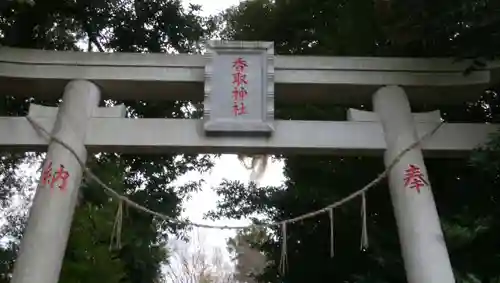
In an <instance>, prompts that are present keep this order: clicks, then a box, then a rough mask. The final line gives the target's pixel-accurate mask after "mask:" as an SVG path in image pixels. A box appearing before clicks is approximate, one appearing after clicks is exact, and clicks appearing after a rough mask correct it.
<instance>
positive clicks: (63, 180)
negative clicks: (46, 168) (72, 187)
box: [50, 164, 69, 191]
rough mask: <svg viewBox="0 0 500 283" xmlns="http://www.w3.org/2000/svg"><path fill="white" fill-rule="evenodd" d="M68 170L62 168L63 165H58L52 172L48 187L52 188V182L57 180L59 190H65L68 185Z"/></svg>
mask: <svg viewBox="0 0 500 283" xmlns="http://www.w3.org/2000/svg"><path fill="white" fill-rule="evenodd" d="M68 178H69V172H68V171H66V170H65V169H64V165H62V164H61V165H60V166H59V169H58V170H57V171H56V172H55V173H54V177H53V178H52V182H51V183H50V189H51V190H53V189H54V184H55V183H56V182H57V181H60V182H59V189H60V190H61V191H64V190H66V186H67V185H68V184H67V182H68V180H67V179H68Z"/></svg>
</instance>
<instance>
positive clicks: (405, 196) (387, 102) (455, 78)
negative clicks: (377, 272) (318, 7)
mask: <svg viewBox="0 0 500 283" xmlns="http://www.w3.org/2000/svg"><path fill="white" fill-rule="evenodd" d="M465 68H466V63H453V62H452V60H451V59H437V58H433V59H410V58H370V57H366V58H352V57H315V56H308V57H306V56H275V55H274V49H273V44H272V43H269V42H219V41H213V42H211V43H210V45H209V48H208V52H207V54H205V55H185V54H180V55H165V54H128V53H113V54H106V53H78V52H59V51H57V52H55V51H41V50H27V49H12V48H5V47H2V48H0V91H1V92H2V93H3V94H5V95H17V96H36V97H59V96H60V94H61V93H63V103H62V104H61V106H60V109H56V108H51V107H43V106H38V105H32V107H31V108H30V111H29V116H30V117H31V118H32V119H34V120H35V121H36V122H37V123H38V124H40V125H41V126H43V127H44V128H45V129H47V130H49V131H52V134H53V135H54V136H56V137H58V138H59V139H61V140H62V141H64V142H65V143H67V144H68V145H70V146H71V147H72V148H73V149H74V150H75V152H76V154H77V155H78V156H79V158H80V159H82V160H85V159H86V157H87V153H88V152H102V151H113V152H132V153H146V152H147V153H161V152H167V151H168V152H172V151H174V152H184V153H185V152H211V153H215V152H218V153H234V152H239V153H247V154H251V153H311V154H320V153H321V154H342V155H348V154H351V155H382V154H384V156H385V160H386V165H387V164H388V163H389V162H391V160H392V158H394V156H395V155H397V154H398V153H399V152H400V151H401V150H402V149H404V148H406V147H407V146H408V145H410V144H411V143H414V142H415V141H416V140H418V139H419V137H421V136H423V135H424V134H425V133H426V132H428V131H430V130H432V129H433V128H434V127H435V126H436V125H437V124H438V123H439V121H440V114H439V112H430V113H415V114H412V113H411V110H410V105H409V101H412V102H422V101H425V102H428V103H441V104H448V103H456V102H461V101H464V100H465V99H470V98H475V97H476V96H477V94H478V93H480V91H481V90H483V89H485V88H486V87H487V86H488V85H489V84H490V83H491V82H494V81H498V80H497V78H496V76H498V70H500V68H499V69H495V68H491V69H484V70H479V71H475V72H473V73H472V74H470V75H468V76H464V75H463V70H464V69H465ZM101 94H102V95H101ZM102 98H111V99H136V100H138V99H140V100H192V101H202V100H204V103H205V116H204V118H203V119H202V120H187V119H186V120H180V119H127V118H124V112H125V111H124V108H123V107H112V108H98V103H99V101H100V100H101V99H102ZM371 98H372V99H373V100H372V101H373V105H374V112H373V113H371V112H365V111H358V110H350V111H349V113H348V114H349V115H348V116H349V119H348V121H338V122H333V121H297V120H295V121H288V120H286V121H280V120H274V100H275V99H276V100H279V101H281V102H284V103H302V102H325V103H330V102H334V103H336V104H347V103H360V102H361V103H370V100H371ZM243 105H244V107H245V109H241V107H242V106H243ZM495 130H496V126H495V125H487V124H464V123H451V124H446V125H444V126H443V127H442V128H441V129H440V130H439V131H438V132H437V133H436V134H435V135H434V136H432V137H431V138H430V139H429V140H427V141H425V142H423V144H422V145H421V147H418V148H415V149H412V150H411V151H410V152H408V153H407V154H406V155H405V156H404V157H403V158H402V159H401V161H400V162H399V164H398V165H396V166H395V167H394V168H393V169H392V170H391V172H390V174H389V186H390V191H391V197H392V202H393V206H394V210H395V215H396V220H397V225H398V231H399V236H400V241H401V248H402V253H403V258H404V262H405V269H406V273H407V279H408V282H410V283H452V282H455V280H454V276H453V272H452V268H451V264H450V260H449V256H448V252H447V249H446V245H445V243H444V239H443V234H442V231H441V227H440V223H439V218H438V214H437V211H436V207H435V203H434V199H433V195H432V192H431V190H430V184H428V181H425V180H426V179H425V176H426V175H427V171H426V168H425V165H424V161H423V157H422V155H423V154H428V155H429V156H431V155H432V156H457V155H462V154H464V153H467V152H468V151H470V150H472V149H473V148H474V147H476V146H478V145H480V144H481V143H483V142H484V141H486V139H487V136H488V134H489V133H491V132H493V131H495ZM0 133H2V134H1V135H0V147H2V148H5V149H8V148H18V149H19V148H20V149H23V150H26V151H28V150H29V151H33V150H35V151H44V150H45V149H46V147H47V145H48V151H47V161H48V162H50V164H52V166H54V168H55V169H56V171H55V172H54V171H52V174H53V175H52V176H45V177H51V178H52V180H54V181H57V182H55V185H56V186H58V185H61V182H60V181H61V179H64V178H63V177H66V181H67V186H66V188H65V191H64V192H59V191H57V190H56V191H55V192H57V193H55V192H51V190H50V188H49V187H50V184H48V185H47V183H46V182H45V181H48V180H44V178H43V177H44V176H42V178H41V184H40V185H39V187H38V188H37V192H36V195H35V199H34V203H33V206H32V208H31V211H30V216H29V220H28V224H27V228H26V231H25V233H24V237H23V240H22V244H21V250H20V253H19V255H18V259H17V261H16V263H15V268H14V273H13V279H12V282H13V283H33V282H37V283H56V282H57V281H58V279H59V273H60V269H61V265H62V261H63V257H64V251H65V249H66V244H67V239H68V235H69V231H70V226H71V221H72V218H73V211H74V208H75V205H76V200H77V194H78V188H79V186H80V182H81V177H82V168H81V166H80V165H79V164H78V162H77V161H76V159H75V157H74V156H73V155H72V153H70V152H69V151H68V150H67V149H66V148H64V147H63V146H61V145H60V144H58V143H56V142H53V141H52V142H50V143H48V142H47V140H46V139H44V137H43V136H41V135H39V133H37V131H36V130H35V129H34V128H33V127H32V125H31V124H30V123H29V121H28V120H27V119H26V118H24V117H0ZM409 165H411V166H414V167H416V168H418V169H419V170H420V173H421V174H422V176H423V178H424V179H423V180H424V182H426V183H427V186H426V187H425V188H422V189H421V190H420V192H416V191H415V190H410V189H408V188H406V186H407V185H408V184H405V180H404V173H405V170H407V169H408V166H409ZM57 170H59V171H57ZM58 179H59V180H58ZM52 185H54V183H52Z"/></svg>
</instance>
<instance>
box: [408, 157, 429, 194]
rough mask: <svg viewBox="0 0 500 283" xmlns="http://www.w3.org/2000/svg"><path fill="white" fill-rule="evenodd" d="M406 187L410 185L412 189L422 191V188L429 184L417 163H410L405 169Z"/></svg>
mask: <svg viewBox="0 0 500 283" xmlns="http://www.w3.org/2000/svg"><path fill="white" fill-rule="evenodd" d="M404 181H405V188H406V187H408V185H410V188H411V189H415V190H417V192H418V193H420V188H422V187H424V186H425V185H427V181H426V180H425V178H424V174H422V172H421V171H420V168H419V167H418V166H416V165H413V164H410V165H408V169H406V170H405V179H404Z"/></svg>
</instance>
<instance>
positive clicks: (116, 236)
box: [109, 200, 123, 250]
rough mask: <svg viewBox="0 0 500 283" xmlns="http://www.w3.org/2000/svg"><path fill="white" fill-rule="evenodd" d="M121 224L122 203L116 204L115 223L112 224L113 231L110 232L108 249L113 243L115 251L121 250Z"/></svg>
mask: <svg viewBox="0 0 500 283" xmlns="http://www.w3.org/2000/svg"><path fill="white" fill-rule="evenodd" d="M122 224H123V201H121V200H120V201H119V202H118V209H117V211H116V216H115V222H114V223H113V230H112V232H111V239H110V243H109V249H110V250H111V249H112V248H113V241H114V243H115V247H116V248H117V249H121V248H122V240H121V238H122Z"/></svg>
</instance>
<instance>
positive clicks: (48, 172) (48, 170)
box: [42, 161, 52, 185]
mask: <svg viewBox="0 0 500 283" xmlns="http://www.w3.org/2000/svg"><path fill="white" fill-rule="evenodd" d="M51 178H52V161H49V163H48V164H47V166H45V167H44V168H43V171H42V185H48V184H50V183H51Z"/></svg>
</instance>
